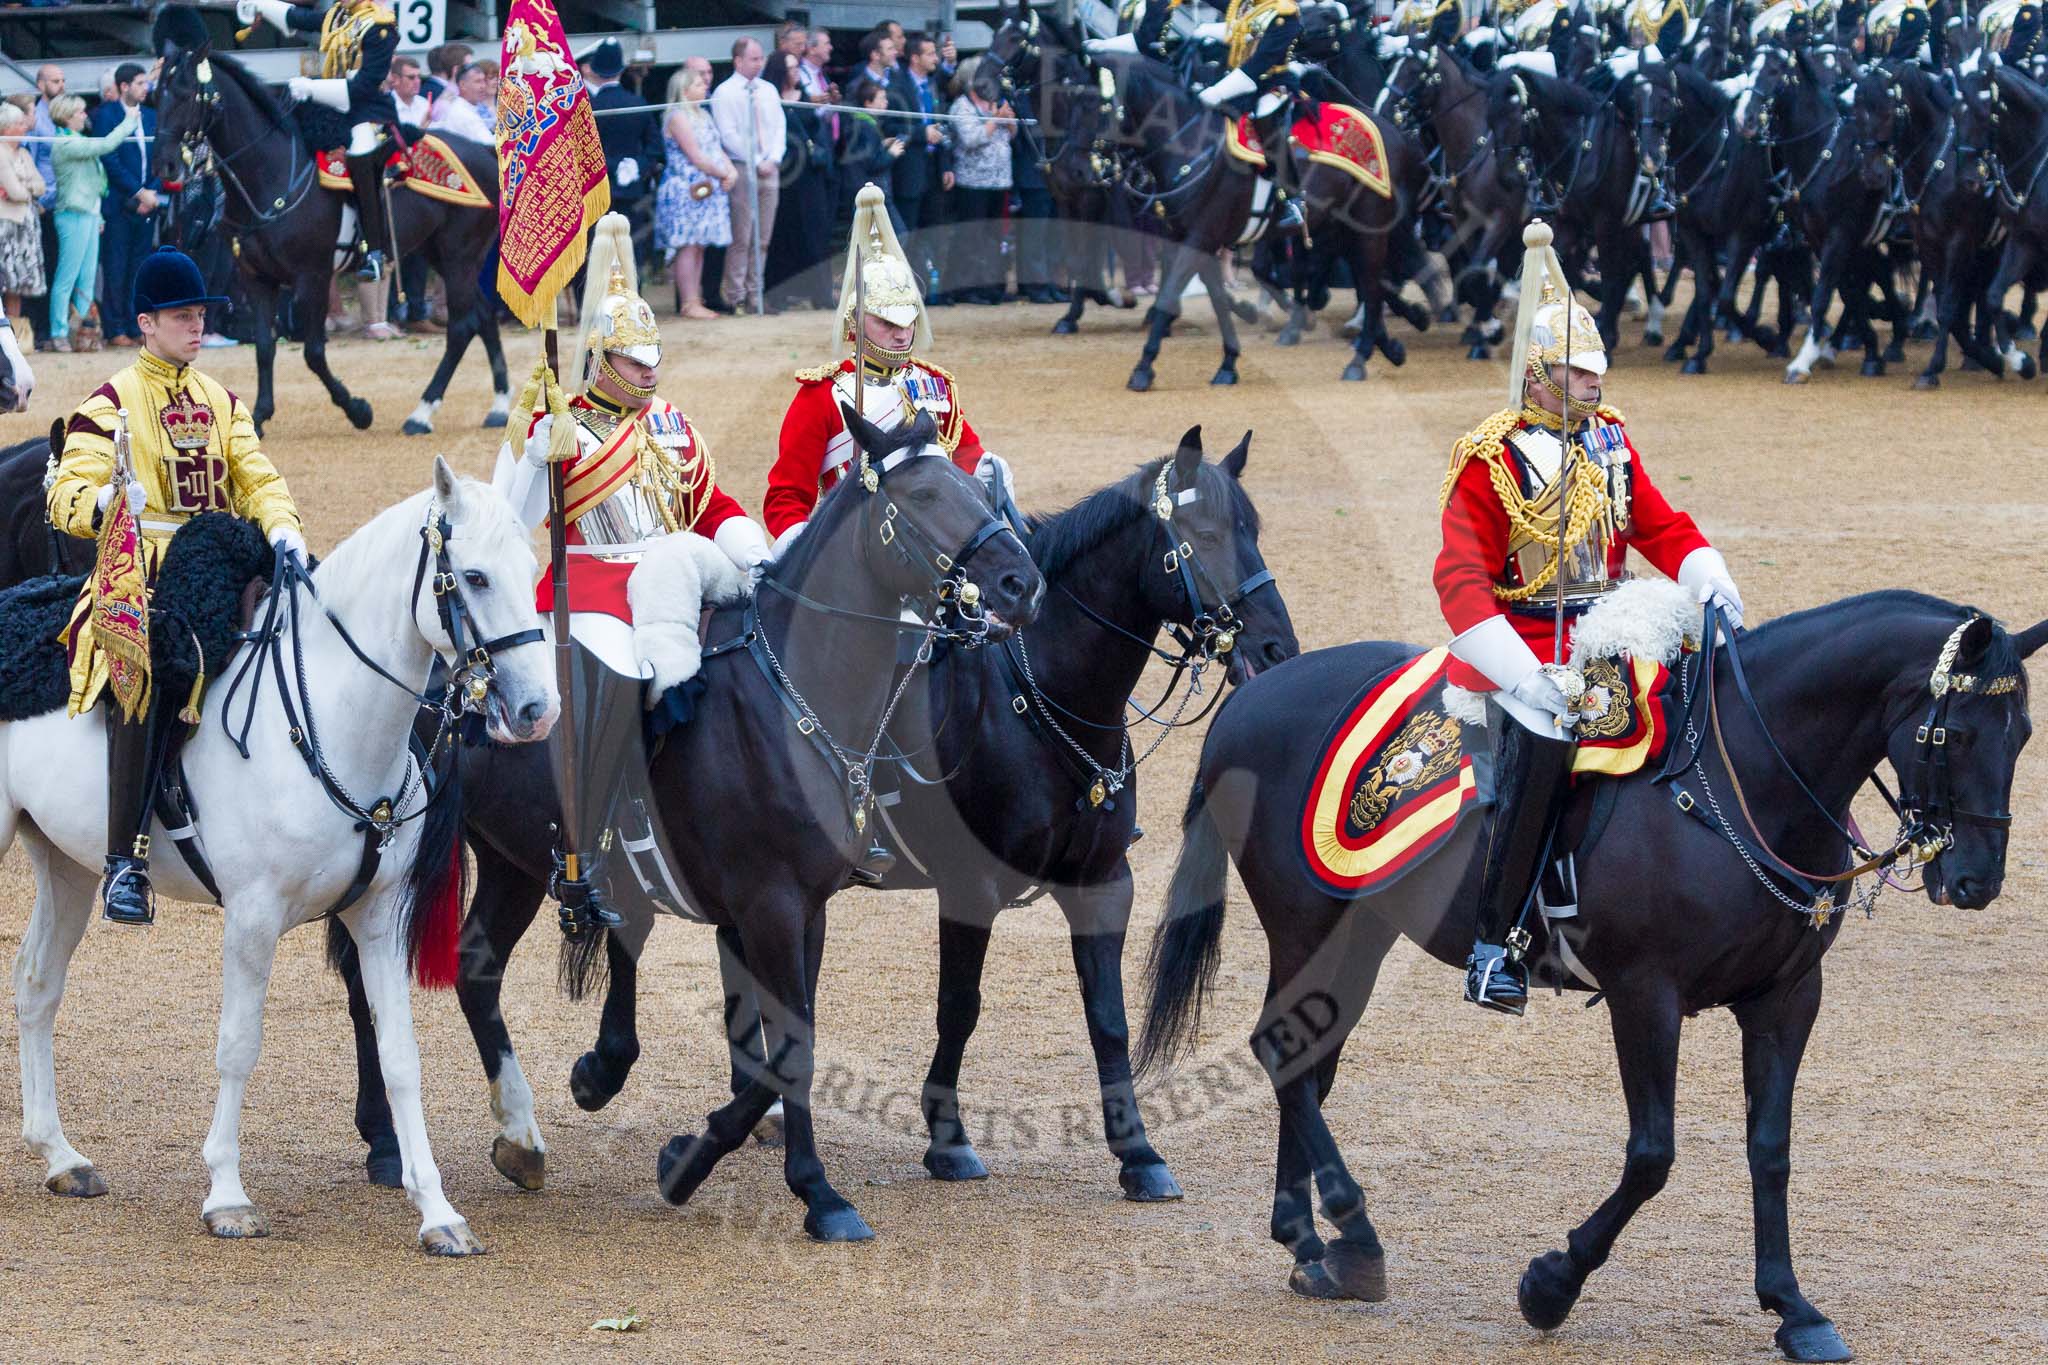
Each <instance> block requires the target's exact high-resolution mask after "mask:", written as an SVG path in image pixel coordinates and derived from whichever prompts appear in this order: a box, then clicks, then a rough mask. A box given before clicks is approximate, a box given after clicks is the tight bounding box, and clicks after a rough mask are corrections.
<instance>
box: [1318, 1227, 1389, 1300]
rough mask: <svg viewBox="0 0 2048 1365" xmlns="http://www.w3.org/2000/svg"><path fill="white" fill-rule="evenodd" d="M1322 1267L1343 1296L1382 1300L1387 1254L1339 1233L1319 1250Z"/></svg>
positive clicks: (1384, 1295)
mask: <svg viewBox="0 0 2048 1365" xmlns="http://www.w3.org/2000/svg"><path fill="white" fill-rule="evenodd" d="M1323 1268H1324V1269H1325V1270H1327V1271H1328V1272H1329V1275H1330V1279H1331V1280H1332V1281H1333V1282H1334V1283H1335V1284H1336V1286H1337V1291H1338V1293H1339V1294H1340V1295H1342V1296H1343V1297H1344V1298H1347V1299H1357V1300H1359V1301H1360V1302H1363V1303H1385V1302H1386V1300H1387V1258H1386V1256H1385V1255H1383V1254H1382V1253H1380V1252H1377V1251H1368V1250H1366V1249H1365V1248H1364V1247H1362V1246H1360V1245H1358V1244H1357V1243H1356V1242H1346V1241H1345V1240H1344V1239H1343V1238H1341V1237H1340V1238H1338V1239H1337V1240H1336V1241H1334V1242H1332V1243H1330V1247H1329V1250H1327V1251H1325V1252H1324V1253H1323Z"/></svg>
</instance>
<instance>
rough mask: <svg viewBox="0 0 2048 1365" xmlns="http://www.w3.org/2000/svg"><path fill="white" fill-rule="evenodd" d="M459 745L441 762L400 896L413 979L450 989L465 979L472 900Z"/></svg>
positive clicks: (451, 747)
mask: <svg viewBox="0 0 2048 1365" xmlns="http://www.w3.org/2000/svg"><path fill="white" fill-rule="evenodd" d="M461 749H462V746H461V745H459V744H453V743H450V744H444V745H443V746H442V748H441V753H440V755H439V757H437V758H436V759H435V762H434V771H433V774H432V781H431V785H430V788H429V790H431V791H432V792H433V797H432V799H431V801H430V802H429V803H428V806H427V813H426V814H425V815H423V816H421V817H420V839H419V848H418V850H417V852H415V854H414V855H413V860H412V866H411V867H410V868H408V869H406V874H405V885H404V887H403V888H402V889H401V891H400V893H399V911H398V913H399V917H400V920H401V922H402V923H403V924H404V926H405V960H406V965H407V966H408V967H410V968H411V969H412V974H413V979H414V980H415V981H417V982H419V984H420V985H422V986H425V987H426V988H427V989H429V990H445V989H447V988H448V987H450V986H453V985H454V984H455V983H456V980H457V979H458V978H459V977H460V975H461V967H462V959H461V951H462V907H463V906H464V905H465V904H467V903H468V901H469V864H468V861H467V860H466V859H465V858H464V856H463V848H462V826H463V810H462V762H461Z"/></svg>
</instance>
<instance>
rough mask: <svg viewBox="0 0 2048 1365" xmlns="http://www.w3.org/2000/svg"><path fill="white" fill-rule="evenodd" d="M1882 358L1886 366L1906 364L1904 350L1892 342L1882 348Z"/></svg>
mask: <svg viewBox="0 0 2048 1365" xmlns="http://www.w3.org/2000/svg"><path fill="white" fill-rule="evenodd" d="M1884 358H1885V363H1886V364H1889V365H1903V364H1905V363H1906V348H1905V347H1904V346H1902V345H1900V344H1899V343H1898V342H1896V341H1894V342H1893V343H1892V344H1891V345H1889V346H1887V347H1885V348H1884Z"/></svg>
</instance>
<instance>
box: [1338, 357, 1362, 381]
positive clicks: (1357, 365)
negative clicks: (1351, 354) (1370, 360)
mask: <svg viewBox="0 0 2048 1365" xmlns="http://www.w3.org/2000/svg"><path fill="white" fill-rule="evenodd" d="M1343 379H1344V382H1345V383H1347V384H1363V383H1364V382H1365V365H1364V363H1363V362H1361V361H1357V360H1354V361H1352V362H1351V363H1350V364H1349V365H1346V366H1345V367H1344V375H1343Z"/></svg>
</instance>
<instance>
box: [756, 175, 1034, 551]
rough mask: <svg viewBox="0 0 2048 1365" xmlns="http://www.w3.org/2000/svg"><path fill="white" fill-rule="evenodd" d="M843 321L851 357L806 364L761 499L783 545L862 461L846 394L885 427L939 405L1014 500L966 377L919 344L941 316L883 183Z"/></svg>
mask: <svg viewBox="0 0 2048 1365" xmlns="http://www.w3.org/2000/svg"><path fill="white" fill-rule="evenodd" d="M856 267H858V269H859V270H860V284H861V288H862V289H863V290H864V292H865V303H866V307H867V317H866V332H865V335H864V336H863V338H862V341H861V344H860V346H859V353H860V357H861V363H860V376H859V378H858V379H856V378H855V377H854V362H853V358H852V354H851V351H852V349H853V340H854V328H855V325H856V320H855V318H854V307H855V302H856V299H855V280H854V270H855V269H856ZM837 322H838V328H837V331H838V339H839V343H840V348H841V349H843V350H847V351H848V352H849V354H848V356H847V358H846V359H843V360H839V361H837V362H835V363H833V364H830V365H822V366H819V367H818V368H817V369H814V370H798V371H797V373H796V382H797V390H796V397H795V398H793V399H791V400H790V404H789V410H788V411H787V412H786V413H784V414H783V418H782V435H781V439H780V442H779V444H778V447H777V450H776V456H775V464H774V466H773V467H772V468H771V469H769V471H768V492H767V494H766V495H765V496H764V497H763V498H762V500H761V519H762V520H763V521H765V522H766V523H767V524H768V533H769V534H770V535H772V536H774V537H775V549H776V552H777V553H778V554H779V553H780V552H781V550H782V547H783V546H785V545H787V544H788V543H789V542H790V541H791V540H792V539H794V538H795V537H796V536H797V535H798V534H799V533H800V532H801V531H802V530H803V528H804V526H805V524H806V523H807V522H808V521H809V520H810V515H811V509H812V508H814V507H816V506H817V505H818V498H819V497H820V496H821V495H822V494H824V493H825V492H826V491H827V490H829V489H831V488H832V487H833V486H834V485H836V484H837V483H838V482H839V481H840V480H841V479H843V478H845V477H846V475H847V472H848V471H849V470H851V469H852V468H853V463H854V459H855V456H856V454H857V452H856V451H855V450H854V446H853V435H852V433H851V432H849V431H847V429H846V420H845V418H844V417H842V416H841V415H840V404H842V403H844V404H846V405H847V406H848V407H853V408H855V409H856V410H857V411H859V412H860V414H861V415H862V416H863V417H864V418H866V419H867V420H868V421H869V422H871V423H873V424H874V425H875V426H877V427H879V428H880V429H881V430H883V431H888V430H890V429H892V428H893V427H895V426H897V425H898V424H900V423H903V422H907V421H909V420H911V419H912V418H913V417H915V416H916V415H917V414H918V413H919V412H921V411H922V412H929V413H930V414H931V415H932V420H933V421H934V422H935V423H936V424H937V426H938V430H939V446H940V447H941V448H942V449H943V450H944V451H945V453H946V454H947V455H948V456H950V457H951V458H952V460H953V463H954V464H956V465H958V466H960V468H962V469H964V470H966V471H967V472H968V473H970V474H973V475H975V476H976V477H977V478H979V479H980V480H981V481H982V482H983V483H984V484H985V485H987V486H988V489H989V495H990V499H991V501H992V502H993V503H994V504H995V506H996V508H997V509H998V510H999V511H1000V510H1003V509H1006V508H1008V507H1009V506H1010V505H1011V502H1012V498H1011V486H1010V467H1009V465H1008V463H1007V462H1006V461H1004V460H1003V458H1002V457H1001V456H999V455H993V454H990V453H989V452H988V451H986V450H984V449H982V445H981V438H980V437H979V436H977V435H976V434H975V431H974V427H973V425H972V424H970V423H969V422H968V420H967V414H966V412H965V411H964V410H963V409H962V407H961V404H960V386H959V383H958V381H956V380H955V379H954V378H953V376H952V375H951V374H949V373H948V372H947V371H945V370H942V369H940V368H939V367H938V366H936V365H934V364H932V363H931V362H930V361H928V360H922V359H919V358H918V357H917V356H916V355H914V354H913V351H915V350H921V349H925V348H928V347H930V345H931V344H932V332H931V322H930V319H929V318H927V317H926V315H925V308H924V296H923V295H922V294H920V293H919V292H918V288H917V274H916V272H915V271H913V270H912V269H911V267H910V261H909V259H908V258H907V257H905V255H904V254H903V248H902V246H901V245H900V244H899V243H898V242H897V240H896V231H895V229H894V228H893V227H892V226H891V225H890V223H889V217H888V210H887V209H886V207H885V206H884V204H883V200H882V192H881V191H880V190H879V189H877V188H876V187H875V186H873V185H866V186H863V187H862V188H861V191H860V194H859V196H858V197H857V198H856V200H855V207H854V213H853V234H852V241H851V243H850V245H849V247H848V250H847V258H846V274H845V277H844V283H843V285H842V287H841V289H840V296H839V313H838V317H837ZM856 385H858V386H859V391H860V396H859V401H858V403H856V401H855V387H856Z"/></svg>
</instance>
